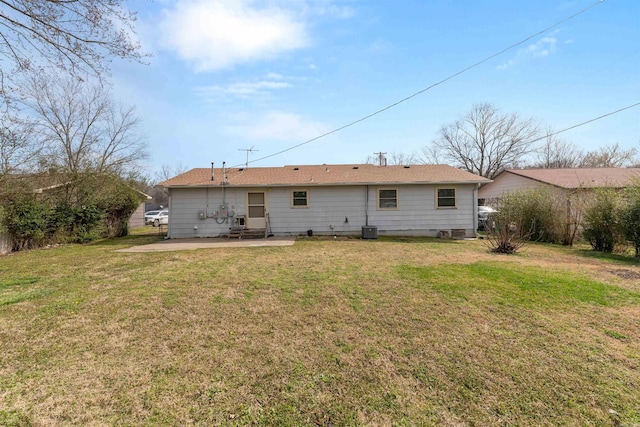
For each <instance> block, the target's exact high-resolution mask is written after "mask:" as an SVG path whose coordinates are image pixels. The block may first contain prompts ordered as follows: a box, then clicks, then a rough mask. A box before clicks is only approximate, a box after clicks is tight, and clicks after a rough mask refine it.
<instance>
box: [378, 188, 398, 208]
mask: <svg viewBox="0 0 640 427" xmlns="http://www.w3.org/2000/svg"><path fill="white" fill-rule="evenodd" d="M397 208H398V191H397V190H388V189H387V190H378V209H397Z"/></svg>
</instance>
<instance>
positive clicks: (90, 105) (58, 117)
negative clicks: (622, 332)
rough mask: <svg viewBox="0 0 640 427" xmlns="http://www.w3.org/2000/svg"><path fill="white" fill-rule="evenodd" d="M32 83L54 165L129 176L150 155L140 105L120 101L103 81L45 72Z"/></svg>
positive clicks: (31, 100)
mask: <svg viewBox="0 0 640 427" xmlns="http://www.w3.org/2000/svg"><path fill="white" fill-rule="evenodd" d="M27 89H28V93H27V94H28V98H26V100H25V101H24V103H25V105H26V106H28V107H29V108H30V110H31V113H32V115H33V118H34V120H35V123H36V124H35V130H36V131H37V132H38V134H39V135H41V136H42V138H43V143H44V144H45V147H46V150H45V151H46V154H47V156H46V158H45V159H46V162H48V163H49V165H50V166H53V167H57V168H61V169H63V170H65V171H67V172H71V173H81V172H97V173H115V174H118V175H120V176H123V175H124V174H126V173H128V172H129V171H131V170H135V169H136V168H138V167H139V162H140V161H142V160H143V159H145V158H146V156H147V152H146V144H145V142H144V139H143V138H142V136H141V135H140V134H139V132H138V126H139V119H138V117H137V116H136V115H135V109H134V107H125V106H122V105H116V104H115V103H114V102H113V101H112V100H111V98H110V97H109V95H108V94H107V93H106V92H105V90H104V88H103V86H101V85H95V84H90V83H87V82H83V81H80V80H77V79H74V78H65V77H62V78H54V77H52V76H41V75H39V76H33V77H32V78H31V79H30V80H29V86H28V88H27Z"/></svg>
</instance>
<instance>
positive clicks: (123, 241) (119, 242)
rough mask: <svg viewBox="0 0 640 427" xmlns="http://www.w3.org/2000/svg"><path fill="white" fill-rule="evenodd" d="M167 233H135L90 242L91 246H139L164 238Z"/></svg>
mask: <svg viewBox="0 0 640 427" xmlns="http://www.w3.org/2000/svg"><path fill="white" fill-rule="evenodd" d="M166 235H167V233H158V232H156V233H153V234H151V233H149V234H135V235H129V236H123V237H111V238H108V239H102V240H98V241H95V242H91V243H89V245H90V246H138V245H147V244H149V243H154V242H158V241H160V240H163V239H164V237H165V236H166Z"/></svg>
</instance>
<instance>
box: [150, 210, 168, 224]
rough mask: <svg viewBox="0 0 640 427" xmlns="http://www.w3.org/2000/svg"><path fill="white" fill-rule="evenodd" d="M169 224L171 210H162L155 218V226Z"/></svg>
mask: <svg viewBox="0 0 640 427" xmlns="http://www.w3.org/2000/svg"><path fill="white" fill-rule="evenodd" d="M167 224H169V211H162V212H160V213H159V214H158V216H156V217H155V218H154V219H153V226H154V227H160V226H161V225H167Z"/></svg>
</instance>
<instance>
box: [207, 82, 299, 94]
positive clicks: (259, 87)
mask: <svg viewBox="0 0 640 427" xmlns="http://www.w3.org/2000/svg"><path fill="white" fill-rule="evenodd" d="M290 87H292V85H291V83H288V82H284V81H273V80H262V81H257V82H238V83H232V84H230V85H228V86H218V85H215V86H205V87H201V88H198V89H197V92H198V93H199V94H200V95H202V96H204V97H205V98H217V97H220V96H233V97H237V98H248V97H251V96H260V95H267V94H268V93H269V92H271V91H272V90H276V89H287V88H290Z"/></svg>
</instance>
